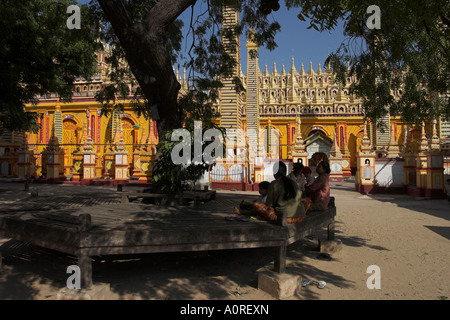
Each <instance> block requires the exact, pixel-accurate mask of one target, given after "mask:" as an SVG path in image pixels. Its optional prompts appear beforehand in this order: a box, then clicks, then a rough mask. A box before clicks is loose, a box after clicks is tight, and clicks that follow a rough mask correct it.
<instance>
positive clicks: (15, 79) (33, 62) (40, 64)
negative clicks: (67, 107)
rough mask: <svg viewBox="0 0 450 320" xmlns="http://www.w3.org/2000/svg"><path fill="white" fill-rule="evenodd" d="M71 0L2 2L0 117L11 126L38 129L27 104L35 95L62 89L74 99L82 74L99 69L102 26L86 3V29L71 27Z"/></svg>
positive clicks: (83, 8)
mask: <svg viewBox="0 0 450 320" xmlns="http://www.w3.org/2000/svg"><path fill="white" fill-rule="evenodd" d="M70 4H76V2H75V1H68V0H58V1H55V0H33V1H31V0H28V1H1V2H0V12H1V14H2V19H0V30H2V36H1V38H0V92H1V93H2V95H1V98H0V114H1V116H0V122H1V123H2V126H3V127H5V128H7V129H9V130H32V131H37V130H38V125H37V122H36V115H35V114H29V113H26V112H25V109H24V107H25V103H28V102H33V103H36V102H37V101H36V95H38V94H40V95H42V96H45V95H46V94H50V93H57V94H58V95H59V97H60V100H62V101H70V100H71V98H72V90H73V83H74V81H75V79H76V78H77V77H84V78H87V79H89V77H90V76H92V75H93V74H94V73H95V71H96V66H97V65H96V58H95V51H96V50H98V49H99V48H100V44H99V43H98V42H96V41H95V40H96V38H97V36H98V34H97V31H96V30H98V25H97V23H96V21H95V20H91V19H90V15H89V8H88V7H87V6H86V5H80V7H81V17H82V23H81V29H79V30H78V29H72V30H71V29H68V28H67V26H66V21H67V19H68V18H69V15H68V14H67V13H66V11H67V7H68V6H69V5H70Z"/></svg>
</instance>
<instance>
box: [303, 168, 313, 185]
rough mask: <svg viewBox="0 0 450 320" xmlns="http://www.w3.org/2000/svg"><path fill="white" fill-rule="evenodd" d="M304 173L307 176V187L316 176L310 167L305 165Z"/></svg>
mask: <svg viewBox="0 0 450 320" xmlns="http://www.w3.org/2000/svg"><path fill="white" fill-rule="evenodd" d="M302 173H303V175H304V176H305V180H306V182H305V187H306V186H307V185H310V184H312V183H313V182H314V176H313V175H312V170H311V168H310V167H304V168H303V170H302Z"/></svg>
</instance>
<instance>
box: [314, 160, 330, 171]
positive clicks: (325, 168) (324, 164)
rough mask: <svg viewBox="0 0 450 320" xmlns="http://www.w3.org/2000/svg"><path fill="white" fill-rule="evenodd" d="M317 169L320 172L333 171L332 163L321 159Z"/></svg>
mask: <svg viewBox="0 0 450 320" xmlns="http://www.w3.org/2000/svg"><path fill="white" fill-rule="evenodd" d="M316 171H317V173H318V174H322V173H330V172H331V169H330V163H329V162H327V161H320V162H319V164H318V165H317V168H316Z"/></svg>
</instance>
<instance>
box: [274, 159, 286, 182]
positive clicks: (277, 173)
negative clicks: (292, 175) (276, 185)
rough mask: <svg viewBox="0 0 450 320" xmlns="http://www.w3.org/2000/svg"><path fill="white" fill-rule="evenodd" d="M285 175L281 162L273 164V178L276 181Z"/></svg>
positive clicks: (284, 165)
mask: <svg viewBox="0 0 450 320" xmlns="http://www.w3.org/2000/svg"><path fill="white" fill-rule="evenodd" d="M286 173H287V167H286V164H285V163H284V162H283V161H278V163H275V165H274V166H273V177H274V178H275V179H276V180H278V179H281V178H283V177H285V176H286Z"/></svg>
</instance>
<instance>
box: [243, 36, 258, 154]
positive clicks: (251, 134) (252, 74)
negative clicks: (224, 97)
mask: <svg viewBox="0 0 450 320" xmlns="http://www.w3.org/2000/svg"><path fill="white" fill-rule="evenodd" d="M252 35H253V34H252V33H251V34H250V36H249V38H248V40H247V61H248V63H247V112H246V113H247V134H248V142H249V158H250V159H254V157H255V156H256V153H257V146H258V137H259V81H258V76H259V73H260V71H259V67H258V50H259V48H258V45H257V44H256V42H255V41H254V40H253V39H252Z"/></svg>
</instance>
